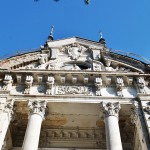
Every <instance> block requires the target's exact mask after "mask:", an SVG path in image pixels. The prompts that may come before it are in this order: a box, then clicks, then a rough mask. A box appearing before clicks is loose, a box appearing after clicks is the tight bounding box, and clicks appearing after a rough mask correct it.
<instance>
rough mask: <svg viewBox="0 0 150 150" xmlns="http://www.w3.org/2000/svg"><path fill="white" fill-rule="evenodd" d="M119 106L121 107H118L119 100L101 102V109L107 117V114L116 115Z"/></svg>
mask: <svg viewBox="0 0 150 150" xmlns="http://www.w3.org/2000/svg"><path fill="white" fill-rule="evenodd" d="M120 108H121V107H120V104H119V102H116V103H111V102H108V103H105V102H102V111H103V113H104V115H105V117H109V116H116V117H118V114H119V110H120Z"/></svg>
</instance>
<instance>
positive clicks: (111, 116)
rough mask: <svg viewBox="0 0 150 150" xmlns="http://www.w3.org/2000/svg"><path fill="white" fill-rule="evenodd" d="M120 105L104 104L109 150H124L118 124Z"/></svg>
mask: <svg viewBox="0 0 150 150" xmlns="http://www.w3.org/2000/svg"><path fill="white" fill-rule="evenodd" d="M119 110H120V104H119V103H118V102H116V103H110V102H109V103H104V102H102V111H103V113H104V121H105V132H106V142H107V149H108V150H122V143H121V137H120V130H119V124H118V114H119Z"/></svg>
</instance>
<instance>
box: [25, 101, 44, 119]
mask: <svg viewBox="0 0 150 150" xmlns="http://www.w3.org/2000/svg"><path fill="white" fill-rule="evenodd" d="M28 106H29V113H30V115H32V114H38V115H40V116H41V117H42V118H43V119H44V116H45V109H46V101H45V100H43V101H31V100H30V101H29V103H28Z"/></svg>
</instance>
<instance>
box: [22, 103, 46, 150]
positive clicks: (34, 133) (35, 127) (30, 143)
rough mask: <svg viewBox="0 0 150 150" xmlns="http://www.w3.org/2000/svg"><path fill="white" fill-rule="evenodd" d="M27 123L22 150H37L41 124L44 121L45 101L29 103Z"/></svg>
mask: <svg viewBox="0 0 150 150" xmlns="http://www.w3.org/2000/svg"><path fill="white" fill-rule="evenodd" d="M28 106H29V122H28V126H27V129H26V134H25V137H24V142H23V146H22V150H38V144H39V137H40V131H41V124H42V121H43V120H44V115H45V109H46V101H29V104H28Z"/></svg>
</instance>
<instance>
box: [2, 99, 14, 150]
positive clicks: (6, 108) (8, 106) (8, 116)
mask: <svg viewBox="0 0 150 150" xmlns="http://www.w3.org/2000/svg"><path fill="white" fill-rule="evenodd" d="M0 105H1V108H0V109H1V114H0V149H2V146H3V144H4V140H5V136H6V132H7V129H8V126H9V124H10V121H11V120H12V117H13V114H14V111H13V109H14V101H13V100H9V101H6V103H0Z"/></svg>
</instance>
